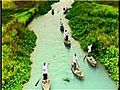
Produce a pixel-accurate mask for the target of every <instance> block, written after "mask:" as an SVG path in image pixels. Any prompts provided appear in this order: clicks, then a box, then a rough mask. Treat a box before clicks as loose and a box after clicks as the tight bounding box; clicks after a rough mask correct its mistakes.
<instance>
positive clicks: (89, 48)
mask: <svg viewBox="0 0 120 90" xmlns="http://www.w3.org/2000/svg"><path fill="white" fill-rule="evenodd" d="M91 49H92V44H90V45H89V46H88V55H90V56H91Z"/></svg>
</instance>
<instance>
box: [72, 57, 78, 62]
mask: <svg viewBox="0 0 120 90" xmlns="http://www.w3.org/2000/svg"><path fill="white" fill-rule="evenodd" d="M72 62H73V63H77V56H76V57H75V55H73V60H72Z"/></svg>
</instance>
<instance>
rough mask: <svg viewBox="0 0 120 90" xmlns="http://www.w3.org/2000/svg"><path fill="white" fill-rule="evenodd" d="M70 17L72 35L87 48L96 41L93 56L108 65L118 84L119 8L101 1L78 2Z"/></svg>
mask: <svg viewBox="0 0 120 90" xmlns="http://www.w3.org/2000/svg"><path fill="white" fill-rule="evenodd" d="M66 18H67V19H69V20H70V21H69V25H70V27H71V29H72V37H73V38H74V39H76V40H78V41H79V42H80V44H81V47H82V48H83V49H84V50H85V51H87V46H88V45H89V44H93V49H92V55H93V57H94V58H95V59H96V60H97V61H99V62H101V63H102V64H103V65H104V66H105V68H106V69H107V71H108V73H109V76H110V77H111V78H112V79H113V80H114V81H115V82H116V83H117V85H118V83H119V71H118V68H119V66H118V20H119V19H118V8H117V7H112V6H111V5H103V4H98V2H97V3H96V2H90V1H89V2H88V1H87V2H85V1H84V2H83V1H81V2H78V1H76V2H75V3H74V4H73V5H72V8H71V9H70V10H69V12H68V13H67V15H66Z"/></svg>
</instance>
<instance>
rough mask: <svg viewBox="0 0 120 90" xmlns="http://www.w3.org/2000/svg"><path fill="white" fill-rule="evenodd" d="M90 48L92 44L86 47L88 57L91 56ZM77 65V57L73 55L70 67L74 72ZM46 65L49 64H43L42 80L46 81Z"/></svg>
mask: <svg viewBox="0 0 120 90" xmlns="http://www.w3.org/2000/svg"><path fill="white" fill-rule="evenodd" d="M91 48H92V44H91V45H89V46H88V53H87V55H89V56H90V55H91V54H90V53H91ZM85 57H86V56H85ZM77 64H78V58H77V55H76V54H74V55H73V58H72V64H71V66H72V67H73V68H74V70H76V69H77ZM48 65H49V63H43V79H44V80H47V79H48Z"/></svg>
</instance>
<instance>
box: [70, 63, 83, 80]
mask: <svg viewBox="0 0 120 90" xmlns="http://www.w3.org/2000/svg"><path fill="white" fill-rule="evenodd" d="M76 67H77V68H76V69H75V70H74V67H72V66H71V71H72V72H73V74H74V75H75V76H76V77H77V78H79V79H84V74H83V72H82V71H81V70H80V69H79V66H78V65H77V66H76Z"/></svg>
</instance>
